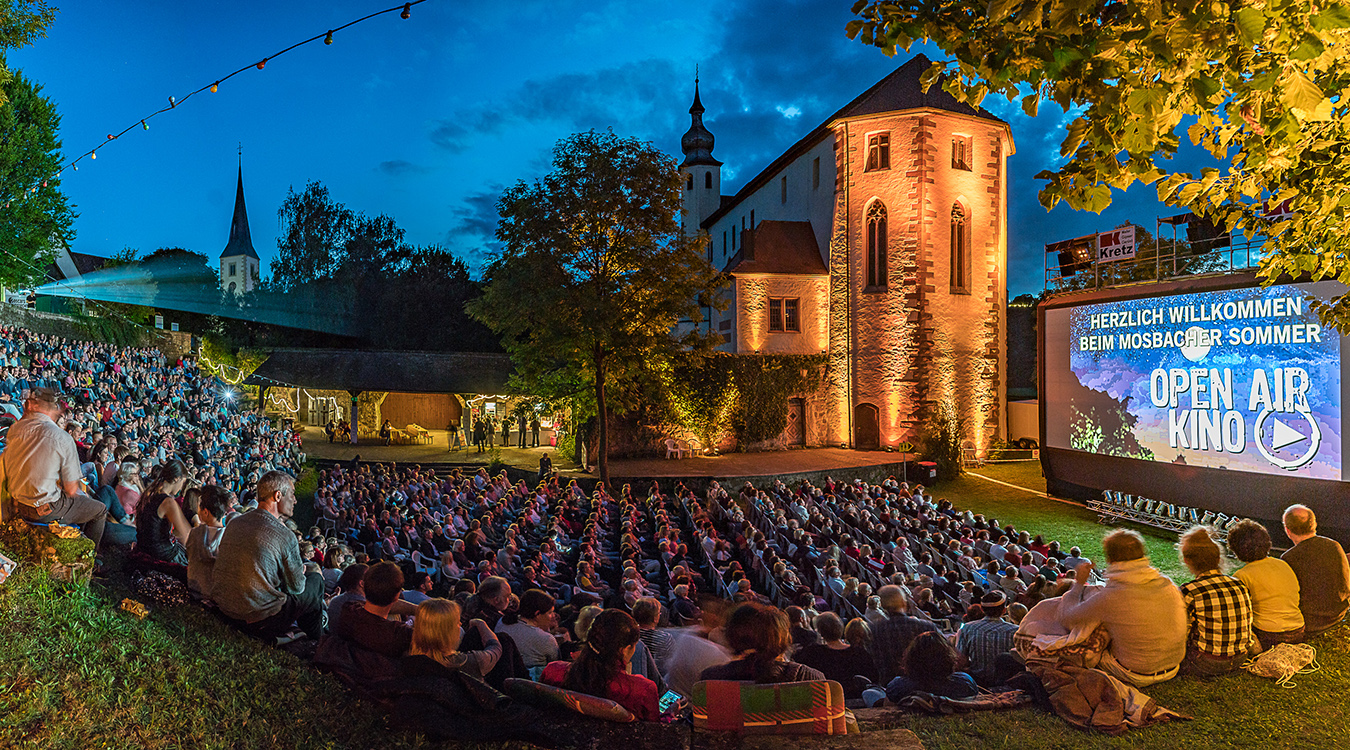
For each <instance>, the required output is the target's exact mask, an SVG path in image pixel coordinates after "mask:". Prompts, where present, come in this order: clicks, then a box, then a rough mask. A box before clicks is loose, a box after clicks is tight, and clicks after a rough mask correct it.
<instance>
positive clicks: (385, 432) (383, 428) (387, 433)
mask: <svg viewBox="0 0 1350 750" xmlns="http://www.w3.org/2000/svg"><path fill="white" fill-rule="evenodd" d="M380 437H381V438H382V439H383V440H384V444H385V445H389V444H390V443H391V442H393V440H394V423H393V422H390V421H389V420H387V419H386V420H384V423H383V424H381V425H380Z"/></svg>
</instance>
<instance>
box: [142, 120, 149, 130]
mask: <svg viewBox="0 0 1350 750" xmlns="http://www.w3.org/2000/svg"><path fill="white" fill-rule="evenodd" d="M149 129H150V126H149V125H147V124H146V123H145V120H141V130H149Z"/></svg>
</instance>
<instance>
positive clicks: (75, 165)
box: [70, 164, 80, 172]
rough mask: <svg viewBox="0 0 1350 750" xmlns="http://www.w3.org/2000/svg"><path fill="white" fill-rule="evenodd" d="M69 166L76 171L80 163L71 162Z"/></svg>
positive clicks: (78, 169)
mask: <svg viewBox="0 0 1350 750" xmlns="http://www.w3.org/2000/svg"><path fill="white" fill-rule="evenodd" d="M70 168H71V169H73V170H75V171H76V172H78V171H80V165H78V164H71V165H70Z"/></svg>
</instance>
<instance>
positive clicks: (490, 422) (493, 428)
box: [483, 414, 497, 448]
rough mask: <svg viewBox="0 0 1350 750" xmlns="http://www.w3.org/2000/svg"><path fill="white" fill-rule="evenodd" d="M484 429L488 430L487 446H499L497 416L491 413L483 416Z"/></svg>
mask: <svg viewBox="0 0 1350 750" xmlns="http://www.w3.org/2000/svg"><path fill="white" fill-rule="evenodd" d="M483 429H485V430H486V431H487V447H488V448H495V447H497V418H496V417H494V416H492V415H491V414H489V415H488V416H486V417H484V418H483Z"/></svg>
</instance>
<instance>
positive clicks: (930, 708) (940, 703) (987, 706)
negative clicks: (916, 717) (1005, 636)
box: [899, 690, 1031, 715]
mask: <svg viewBox="0 0 1350 750" xmlns="http://www.w3.org/2000/svg"><path fill="white" fill-rule="evenodd" d="M1029 703H1031V695H1030V694H1028V693H1026V692H1024V691H1021V690H1007V691H1004V692H1002V693H981V694H979V695H977V696H975V697H974V698H965V699H957V698H948V697H946V696H943V695H933V694H932V693H914V694H912V695H907V696H905V697H904V698H901V699H900V704H899V705H900V708H902V709H904V710H906V711H918V712H922V713H927V714H935V715H947V714H963V713H969V712H971V711H1001V710H1003V709H1007V708H1021V707H1022V706H1025V705H1028V704H1029Z"/></svg>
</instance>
